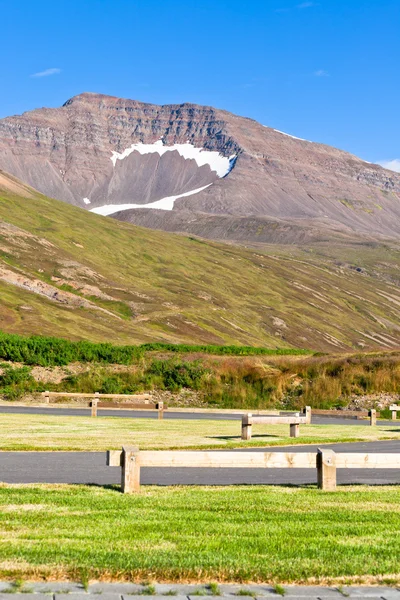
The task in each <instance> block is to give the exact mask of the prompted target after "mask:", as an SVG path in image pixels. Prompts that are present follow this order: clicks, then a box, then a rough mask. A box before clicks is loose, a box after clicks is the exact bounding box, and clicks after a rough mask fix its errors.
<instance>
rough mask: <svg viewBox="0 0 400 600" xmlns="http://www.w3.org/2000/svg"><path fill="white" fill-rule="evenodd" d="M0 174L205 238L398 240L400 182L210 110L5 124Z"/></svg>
mask: <svg viewBox="0 0 400 600" xmlns="http://www.w3.org/2000/svg"><path fill="white" fill-rule="evenodd" d="M0 168H1V169H4V170H5V171H7V172H9V173H12V174H13V175H14V176H16V177H19V178H20V179H21V180H22V181H24V182H26V183H27V184H29V185H32V186H33V187H35V188H37V189H38V190H40V191H41V192H42V193H45V194H47V195H49V196H51V197H55V198H58V199H60V200H63V201H65V202H68V203H70V204H74V205H77V206H80V207H81V208H86V209H88V210H94V211H97V212H100V213H101V214H114V215H116V218H118V219H122V220H125V221H130V222H133V223H136V224H140V225H144V226H146V227H150V228H158V229H166V230H169V231H186V232H192V233H196V234H198V235H201V236H202V237H207V238H211V239H218V240H224V239H228V240H232V241H250V242H253V243H259V242H263V243H273V242H274V239H275V237H276V236H275V235H274V231H275V229H279V230H282V229H284V230H285V241H287V242H288V243H293V242H295V243H297V240H298V238H299V235H300V236H302V237H303V238H305V239H308V238H309V236H310V232H311V237H312V238H315V235H316V233H317V235H318V232H323V234H325V235H327V236H328V237H332V235H333V234H334V232H335V231H339V232H341V233H342V234H343V235H348V236H351V235H354V234H362V235H365V236H366V237H369V238H372V239H375V238H376V236H378V235H379V236H389V237H398V236H399V234H400V201H399V200H400V175H399V174H397V173H394V172H391V171H387V170H385V169H383V168H382V167H380V166H379V165H372V164H369V163H367V162H365V161H363V160H361V159H360V158H358V157H356V156H353V155H351V154H349V153H347V152H343V151H341V150H338V149H336V148H332V147H329V146H326V145H323V144H318V143H313V142H309V141H307V140H301V139H298V138H294V137H292V136H290V135H287V134H284V133H282V132H279V131H276V130H275V129H273V128H271V127H265V126H264V125H262V124H260V123H257V122H256V121H253V120H251V119H247V118H244V117H240V116H236V115H233V114H230V113H228V112H226V111H223V110H219V109H215V108H213V107H209V106H198V105H194V104H188V103H185V104H179V105H165V106H157V105H153V104H145V103H142V102H138V101H135V100H126V99H121V98H114V97H111V96H104V95H101V94H90V93H84V94H80V95H78V96H75V97H74V98H71V99H70V100H68V101H67V102H66V103H65V104H64V105H63V106H62V107H60V108H51V109H49V108H41V109H37V110H34V111H30V112H27V113H24V114H23V115H19V116H13V117H7V118H5V119H0ZM122 209H123V210H122ZM121 211H122V212H121Z"/></svg>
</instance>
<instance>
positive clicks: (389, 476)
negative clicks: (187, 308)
mask: <svg viewBox="0 0 400 600" xmlns="http://www.w3.org/2000/svg"><path fill="white" fill-rule="evenodd" d="M318 447H321V448H332V449H333V450H335V452H379V453H385V452H388V453H396V452H398V453H400V441H397V440H396V441H383V442H356V443H346V444H326V445H323V444H320V445H319V446H317V445H315V446H296V447H295V448H293V446H286V447H276V446H275V447H272V448H267V447H265V448H263V450H265V451H271V452H285V451H286V452H291V451H294V450H295V451H296V452H312V451H315V450H317V448H318ZM257 450H258V449H256V448H247V449H246V450H232V451H231V452H232V459H233V460H234V454H235V452H239V451H242V452H243V451H246V452H256V451H257ZM215 452H218V450H215ZM337 475H338V483H339V484H341V483H342V484H346V483H354V484H400V469H382V470H380V469H338V472H337ZM120 476H121V469H120V468H119V467H107V466H106V454H105V452H0V481H3V482H6V483H39V482H40V483H85V484H95V485H109V484H115V483H120ZM316 479H317V471H316V469H315V470H314V469H282V470H280V469H240V468H230V469H198V468H143V469H142V473H141V482H142V483H143V484H145V485H146V484H153V485H179V484H184V485H231V484H270V485H271V484H273V485H276V484H294V485H301V484H307V483H316Z"/></svg>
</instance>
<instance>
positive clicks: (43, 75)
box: [31, 69, 61, 77]
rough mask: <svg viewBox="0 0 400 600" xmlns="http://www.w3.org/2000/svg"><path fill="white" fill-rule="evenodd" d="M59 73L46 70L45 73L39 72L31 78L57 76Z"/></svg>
mask: <svg viewBox="0 0 400 600" xmlns="http://www.w3.org/2000/svg"><path fill="white" fill-rule="evenodd" d="M59 73H61V69H46V70H45V71H39V73H33V75H31V77H49V76H50V75H58V74H59Z"/></svg>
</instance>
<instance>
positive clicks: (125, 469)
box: [121, 446, 140, 494]
mask: <svg viewBox="0 0 400 600" xmlns="http://www.w3.org/2000/svg"><path fill="white" fill-rule="evenodd" d="M121 467H122V469H121V471H122V473H121V489H122V493H123V494H133V493H135V492H140V452H139V448H138V447H136V446H123V447H122V457H121Z"/></svg>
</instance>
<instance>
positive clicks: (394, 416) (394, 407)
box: [389, 404, 400, 421]
mask: <svg viewBox="0 0 400 600" xmlns="http://www.w3.org/2000/svg"><path fill="white" fill-rule="evenodd" d="M389 410H391V411H392V421H396V419H397V412H398V411H400V406H397V404H391V405H390V406H389Z"/></svg>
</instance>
